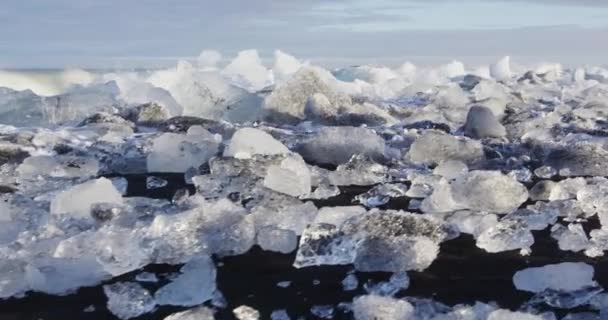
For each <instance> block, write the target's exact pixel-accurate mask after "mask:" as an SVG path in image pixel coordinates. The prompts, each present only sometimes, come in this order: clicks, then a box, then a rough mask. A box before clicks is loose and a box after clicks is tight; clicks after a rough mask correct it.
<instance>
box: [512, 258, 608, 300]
mask: <svg viewBox="0 0 608 320" xmlns="http://www.w3.org/2000/svg"><path fill="white" fill-rule="evenodd" d="M593 274H594V270H593V267H592V266H590V265H588V264H586V263H582V262H576V263H574V262H564V263H559V264H550V265H546V266H543V267H539V268H528V269H524V270H521V271H518V272H517V273H515V275H514V276H513V284H514V285H515V287H516V288H517V289H518V290H523V291H529V292H535V293H538V292H542V291H544V290H546V289H553V290H561V291H575V290H579V289H582V288H584V287H591V286H595V285H597V283H596V282H595V281H593Z"/></svg>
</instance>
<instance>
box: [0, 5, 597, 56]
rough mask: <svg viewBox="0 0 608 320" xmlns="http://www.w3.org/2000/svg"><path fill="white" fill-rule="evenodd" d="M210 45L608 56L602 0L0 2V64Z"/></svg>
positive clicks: (310, 51) (191, 52)
mask: <svg viewBox="0 0 608 320" xmlns="http://www.w3.org/2000/svg"><path fill="white" fill-rule="evenodd" d="M203 49H216V50H219V51H220V52H222V53H223V54H224V56H226V57H231V56H234V55H235V54H236V53H237V52H238V51H240V50H244V49H258V51H259V52H260V54H261V55H262V56H263V57H271V56H272V53H273V51H274V50H275V49H281V50H283V51H286V52H288V53H291V54H293V55H295V56H297V57H299V58H303V59H307V60H312V61H313V62H318V63H321V64H328V65H333V64H355V63H361V62H368V63H382V64H392V63H399V62H403V61H414V62H421V63H425V62H428V63H433V62H443V61H449V60H452V59H459V60H462V61H465V62H471V63H472V62H484V63H485V62H487V60H490V61H493V60H496V58H498V57H501V56H504V55H511V56H512V57H514V58H516V59H520V60H526V59H529V60H539V61H540V60H547V61H557V62H564V63H566V64H568V63H572V64H587V63H599V64H605V63H608V0H506V1H501V0H368V1H364V0H171V1H169V0H2V5H1V6H0V68H61V67H67V66H71V67H75V66H78V67H92V68H102V67H106V68H130V67H142V66H156V65H167V64H172V63H174V62H175V60H177V59H188V58H193V57H196V56H197V55H198V54H199V53H200V52H201V51H202V50H203Z"/></svg>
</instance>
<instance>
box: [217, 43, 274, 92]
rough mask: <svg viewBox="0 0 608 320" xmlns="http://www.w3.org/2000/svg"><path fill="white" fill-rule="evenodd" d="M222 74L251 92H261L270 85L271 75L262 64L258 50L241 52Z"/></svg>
mask: <svg viewBox="0 0 608 320" xmlns="http://www.w3.org/2000/svg"><path fill="white" fill-rule="evenodd" d="M222 73H223V74H224V75H225V76H227V77H229V78H230V79H231V80H232V82H233V83H235V84H237V85H238V86H240V87H243V88H245V89H247V90H249V91H257V90H261V89H263V88H264V87H266V86H268V85H269V84H270V81H269V80H270V79H269V76H270V73H269V71H268V70H267V69H266V67H264V65H263V64H262V60H261V59H260V56H259V55H258V51H257V50H244V51H241V52H239V53H238V55H237V56H236V58H234V60H232V61H231V62H230V63H229V64H228V65H227V66H226V67H225V68H224V70H223V71H222Z"/></svg>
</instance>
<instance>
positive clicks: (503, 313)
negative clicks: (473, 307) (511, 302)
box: [488, 309, 543, 320]
mask: <svg viewBox="0 0 608 320" xmlns="http://www.w3.org/2000/svg"><path fill="white" fill-rule="evenodd" d="M488 320H543V318H542V317H540V316H537V315H533V314H529V313H523V312H513V311H509V310H504V309H499V310H496V311H493V312H492V313H490V315H489V316H488Z"/></svg>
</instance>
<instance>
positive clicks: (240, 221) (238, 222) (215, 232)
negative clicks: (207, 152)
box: [147, 199, 255, 264]
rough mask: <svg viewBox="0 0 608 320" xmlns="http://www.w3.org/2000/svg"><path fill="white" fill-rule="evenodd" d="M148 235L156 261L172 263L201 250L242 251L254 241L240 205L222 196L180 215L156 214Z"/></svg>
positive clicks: (250, 223) (219, 253) (215, 251)
mask: <svg viewBox="0 0 608 320" xmlns="http://www.w3.org/2000/svg"><path fill="white" fill-rule="evenodd" d="M147 237H148V241H150V242H152V245H153V246H154V247H155V250H156V262H157V263H173V264H175V263H180V262H187V261H189V260H190V259H191V258H193V257H195V256H197V255H199V254H201V253H205V254H214V253H215V254H218V255H231V254H241V253H244V252H246V251H247V250H249V248H251V246H252V245H253V244H254V242H255V226H254V224H253V222H252V220H251V218H250V217H248V216H246V212H245V210H244V209H243V208H242V207H240V206H237V205H235V204H233V203H232V202H231V201H230V200H228V199H223V200H220V201H217V202H205V203H203V204H201V205H200V206H197V207H195V208H193V209H190V210H188V211H185V212H182V213H179V214H173V215H157V216H156V217H155V218H154V221H153V222H152V224H151V225H150V227H149V229H148V230H147Z"/></svg>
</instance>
